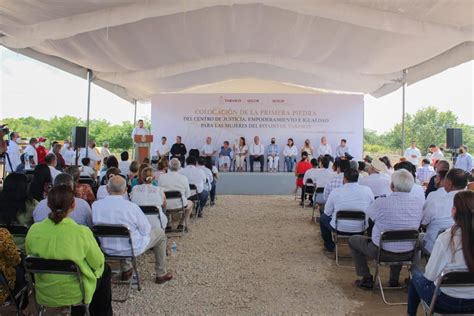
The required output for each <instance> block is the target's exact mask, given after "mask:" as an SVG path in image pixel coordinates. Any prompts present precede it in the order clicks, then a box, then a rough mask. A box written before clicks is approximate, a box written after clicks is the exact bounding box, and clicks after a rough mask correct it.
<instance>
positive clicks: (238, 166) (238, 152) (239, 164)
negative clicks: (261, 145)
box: [234, 137, 249, 171]
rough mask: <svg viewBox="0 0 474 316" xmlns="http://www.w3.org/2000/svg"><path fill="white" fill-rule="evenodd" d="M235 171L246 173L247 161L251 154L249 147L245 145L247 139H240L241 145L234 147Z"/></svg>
mask: <svg viewBox="0 0 474 316" xmlns="http://www.w3.org/2000/svg"><path fill="white" fill-rule="evenodd" d="M234 153H235V171H244V167H245V161H246V160H245V159H246V157H247V154H248V153H249V147H248V146H247V145H246V143H245V137H240V138H239V144H238V145H237V144H236V145H235V146H234Z"/></svg>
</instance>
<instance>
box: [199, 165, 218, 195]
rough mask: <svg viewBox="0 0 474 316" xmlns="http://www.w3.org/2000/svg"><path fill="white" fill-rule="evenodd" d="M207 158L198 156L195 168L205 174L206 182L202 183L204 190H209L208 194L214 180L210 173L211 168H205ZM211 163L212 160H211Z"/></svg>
mask: <svg viewBox="0 0 474 316" xmlns="http://www.w3.org/2000/svg"><path fill="white" fill-rule="evenodd" d="M207 159H209V158H206V157H199V158H198V159H197V168H198V169H199V170H202V171H203V172H204V174H205V175H206V183H205V184H204V190H206V191H208V192H209V195H210V193H211V190H212V183H213V182H214V175H213V174H212V171H211V169H208V168H206V160H207ZM211 164H212V161H211Z"/></svg>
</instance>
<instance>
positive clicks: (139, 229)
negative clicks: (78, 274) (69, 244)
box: [92, 177, 173, 284]
mask: <svg viewBox="0 0 474 316" xmlns="http://www.w3.org/2000/svg"><path fill="white" fill-rule="evenodd" d="M107 191H108V192H109V195H108V196H107V197H106V198H104V199H103V200H99V201H96V202H94V204H92V220H93V222H94V225H125V226H127V227H128V228H129V229H130V234H131V237H132V244H133V247H134V248H133V250H134V252H135V255H136V256H139V255H141V254H143V253H144V252H145V251H147V250H149V249H153V254H154V256H155V273H156V278H155V283H158V284H162V283H165V282H168V281H170V280H171V279H172V278H173V275H172V274H171V272H168V271H167V269H166V240H167V239H166V235H165V232H164V231H163V229H161V228H160V227H152V226H151V225H150V223H149V221H148V219H147V217H146V216H145V214H144V213H143V212H142V210H141V209H140V208H139V207H138V206H137V205H136V204H135V203H132V202H130V201H126V200H124V199H123V198H122V196H123V194H124V193H126V192H127V184H126V182H125V179H123V178H122V177H113V178H111V179H110V180H109V182H108V183H107ZM100 243H101V248H102V250H103V251H104V252H105V253H106V254H108V255H111V256H114V255H118V256H120V255H129V254H130V252H131V247H130V243H129V241H128V240H125V239H124V240H117V239H116V238H100ZM121 269H122V280H123V281H126V280H130V278H131V277H132V275H133V268H132V265H131V262H129V261H123V262H122V265H121Z"/></svg>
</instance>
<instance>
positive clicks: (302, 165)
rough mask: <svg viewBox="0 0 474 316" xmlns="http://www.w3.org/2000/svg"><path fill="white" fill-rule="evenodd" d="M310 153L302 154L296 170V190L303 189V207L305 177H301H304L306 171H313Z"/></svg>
mask: <svg viewBox="0 0 474 316" xmlns="http://www.w3.org/2000/svg"><path fill="white" fill-rule="evenodd" d="M308 159H309V158H308V153H307V152H303V153H302V154H301V160H300V161H299V162H298V163H297V164H296V168H295V176H296V188H301V189H302V190H301V203H300V204H301V205H303V203H304V190H303V185H304V183H303V177H302V176H301V175H304V174H305V173H306V171H308V170H309V169H311V163H310V162H309V160H308Z"/></svg>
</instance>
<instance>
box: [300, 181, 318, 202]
mask: <svg viewBox="0 0 474 316" xmlns="http://www.w3.org/2000/svg"><path fill="white" fill-rule="evenodd" d="M315 191H316V188H315V186H314V183H313V180H312V179H307V180H306V183H305V184H304V186H303V205H301V207H302V208H305V204H304V201H306V197H307V196H308V195H314V192H315ZM313 206H314V201H313Z"/></svg>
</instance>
